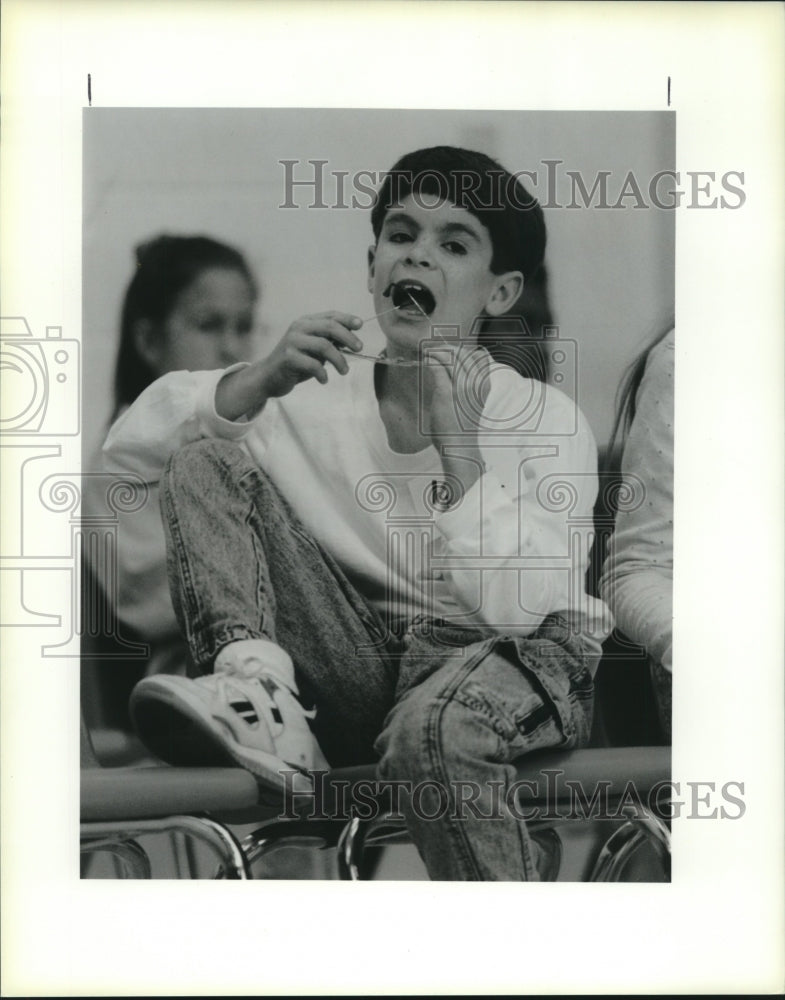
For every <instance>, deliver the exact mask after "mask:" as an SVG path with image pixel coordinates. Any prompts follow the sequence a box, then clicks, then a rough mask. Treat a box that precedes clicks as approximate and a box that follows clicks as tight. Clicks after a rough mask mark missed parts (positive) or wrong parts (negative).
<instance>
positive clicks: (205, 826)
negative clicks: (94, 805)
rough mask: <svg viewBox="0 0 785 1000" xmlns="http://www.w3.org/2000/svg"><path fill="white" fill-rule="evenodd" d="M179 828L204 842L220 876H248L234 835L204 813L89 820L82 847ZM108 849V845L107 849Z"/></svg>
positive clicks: (83, 829)
mask: <svg viewBox="0 0 785 1000" xmlns="http://www.w3.org/2000/svg"><path fill="white" fill-rule="evenodd" d="M173 831H179V832H182V833H185V834H188V835H190V836H192V837H195V838H196V839H197V840H201V841H203V842H204V843H206V844H208V845H209V846H210V847H212V849H213V850H214V851H215V852H216V853H217V854H218V856H219V857H220V859H221V864H222V869H223V871H224V872H225V873H226V874H225V876H224V877H226V878H232V879H250V878H252V877H253V876H252V875H251V870H250V866H249V864H248V860H247V858H246V857H245V854H244V853H243V849H242V847H241V846H240V844H239V843H238V841H237V838H236V837H235V836H234V834H233V833H232V832H231V830H229V829H228V828H227V827H226V826H224V825H223V824H222V823H219V822H217V821H216V820H214V819H210V818H209V817H206V816H169V817H166V818H164V819H143V820H128V821H123V822H120V821H105V822H94V823H93V822H91V823H85V824H83V825H82V839H83V845H84V848H83V849H85V850H91V849H93V850H94V849H95V844H96V842H98V843H104V844H106V845H109V844H114V845H116V844H118V843H123V842H125V843H127V842H128V841H132V840H134V839H135V838H136V837H140V836H143V835H145V834H151V833H170V832H173ZM107 849H108V848H107Z"/></svg>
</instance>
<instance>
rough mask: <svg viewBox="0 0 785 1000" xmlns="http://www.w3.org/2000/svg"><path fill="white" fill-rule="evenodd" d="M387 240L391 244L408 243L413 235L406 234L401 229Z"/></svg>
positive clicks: (391, 234)
mask: <svg viewBox="0 0 785 1000" xmlns="http://www.w3.org/2000/svg"><path fill="white" fill-rule="evenodd" d="M387 238H388V239H389V241H390V243H406V242H407V241H408V240H410V239H411V235H410V234H409V233H407V232H404V231H403V230H402V229H399V230H398V231H397V232H393V233H390V235H389V236H388V237H387Z"/></svg>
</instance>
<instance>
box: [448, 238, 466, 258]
mask: <svg viewBox="0 0 785 1000" xmlns="http://www.w3.org/2000/svg"><path fill="white" fill-rule="evenodd" d="M444 248H445V250H449V252H450V253H454V254H457V255H458V256H462V255H463V254H465V253H466V247H465V246H464V245H463V243H458V242H457V241H456V240H449V241H448V242H447V243H445V244H444Z"/></svg>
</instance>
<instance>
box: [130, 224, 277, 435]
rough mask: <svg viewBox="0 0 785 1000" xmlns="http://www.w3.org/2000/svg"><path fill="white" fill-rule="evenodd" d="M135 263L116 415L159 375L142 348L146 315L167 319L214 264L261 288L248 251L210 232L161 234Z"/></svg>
mask: <svg viewBox="0 0 785 1000" xmlns="http://www.w3.org/2000/svg"><path fill="white" fill-rule="evenodd" d="M135 263H136V268H135V271H134V276H133V278H132V279H131V283H130V284H129V286H128V289H127V290H126V293H125V299H124V300H123V311H122V316H121V320H120V347H119V349H118V352H117V364H116V366H115V375H114V413H113V415H112V418H111V419H112V420H114V419H115V418H116V417H117V415H118V414H119V413H120V411H121V410H122V409H124V407H126V406H130V404H131V403H133V401H134V400H135V399H136V397H137V396H138V395H139V394H140V393H141V392H142V391H143V390H144V389H146V388H147V386H148V385H150V383H151V382H153V381H154V379H155V377H156V376H155V373H154V372H153V370H152V369H151V368H150V366H149V365H148V364H147V362H146V361H145V360H144V359H143V358H142V357H140V356H139V352H138V351H137V349H136V341H135V338H134V329H135V326H136V323H137V322H138V321H139V320H140V319H146V320H151V321H152V322H154V323H156V324H159V325H163V324H164V323H165V322H166V320H167V319H168V318H169V316H170V314H171V313H172V310H173V309H174V307H175V304H176V302H177V299H178V298H179V297H180V295H181V294H182V293H183V292H184V291H185V290H186V289H187V288H189V287H190V286H191V285H192V284H193V283H194V281H196V280H197V278H198V277H199V276H200V274H202V272H203V271H209V270H211V269H213V268H223V269H226V270H229V271H237V272H238V273H239V274H241V275H242V277H243V278H245V280H246V281H247V282H248V285H249V287H250V289H251V292H252V293H253V295H254V297H256V295H257V294H258V291H257V287H256V282H255V281H254V278H253V275H252V274H251V270H250V268H249V267H248V264H247V262H246V260H245V258H244V257H243V255H242V254H241V253H240V252H239V251H238V250H235V249H234V247H230V246H227V244H225V243H219V242H218V241H217V240H213V239H211V238H210V237H209V236H168V235H163V236H157V237H155V238H154V239H151V240H148V241H146V242H144V243H140V244H139V245H138V246H137V247H136V250H135Z"/></svg>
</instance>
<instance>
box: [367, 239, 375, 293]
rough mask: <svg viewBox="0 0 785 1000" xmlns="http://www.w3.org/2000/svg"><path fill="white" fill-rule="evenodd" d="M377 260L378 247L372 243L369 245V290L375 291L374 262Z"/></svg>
mask: <svg viewBox="0 0 785 1000" xmlns="http://www.w3.org/2000/svg"><path fill="white" fill-rule="evenodd" d="M375 260H376V247H375V246H374V245H373V244H371V245H370V246H369V247H368V291H369V292H371V293H373V275H374V262H375Z"/></svg>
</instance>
